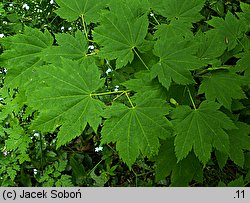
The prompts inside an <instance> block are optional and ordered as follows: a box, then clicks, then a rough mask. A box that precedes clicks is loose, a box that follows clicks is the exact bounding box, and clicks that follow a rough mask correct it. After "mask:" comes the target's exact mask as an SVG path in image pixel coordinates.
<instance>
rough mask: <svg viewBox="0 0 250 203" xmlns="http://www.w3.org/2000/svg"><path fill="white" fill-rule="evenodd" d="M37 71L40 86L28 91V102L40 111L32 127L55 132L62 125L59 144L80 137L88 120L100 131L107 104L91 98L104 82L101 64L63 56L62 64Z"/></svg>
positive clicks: (58, 138) (58, 145)
mask: <svg viewBox="0 0 250 203" xmlns="http://www.w3.org/2000/svg"><path fill="white" fill-rule="evenodd" d="M37 71H38V75H39V76H40V81H41V85H40V86H38V87H37V88H36V90H35V91H32V92H28V104H30V105H31V106H33V107H34V109H37V110H38V111H39V112H40V114H39V117H38V118H37V119H36V120H35V122H34V123H33V125H32V128H33V129H35V130H41V131H42V132H52V131H54V130H55V128H56V127H59V126H61V127H60V131H59V133H58V136H57V147H60V146H61V145H63V144H66V143H67V142H69V141H71V140H72V139H74V138H75V137H76V136H79V135H80V134H81V133H82V131H83V130H84V128H85V126H86V125H87V123H89V125H90V126H91V127H92V128H93V129H94V131H97V127H98V126H99V125H100V123H101V114H102V111H103V108H104V107H105V105H104V104H103V103H102V102H101V101H99V100H96V99H93V98H92V97H91V93H93V92H95V91H96V90H98V89H99V88H101V87H102V86H103V84H104V80H103V79H100V74H99V70H98V67H97V66H96V65H95V64H94V63H87V62H85V63H81V64H79V63H78V62H76V61H72V60H69V59H63V58H62V63H61V66H55V65H46V66H43V67H42V68H40V69H39V70H37ZM37 82H38V81H36V83H37Z"/></svg>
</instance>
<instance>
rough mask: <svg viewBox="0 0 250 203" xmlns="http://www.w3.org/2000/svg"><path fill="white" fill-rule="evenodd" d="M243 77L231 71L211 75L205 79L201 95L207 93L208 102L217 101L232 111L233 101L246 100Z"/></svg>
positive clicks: (201, 86) (200, 89) (200, 90)
mask: <svg viewBox="0 0 250 203" xmlns="http://www.w3.org/2000/svg"><path fill="white" fill-rule="evenodd" d="M242 84H243V77H242V76H240V75H237V74H235V73H231V72H229V71H221V72H215V73H211V75H208V76H207V77H204V79H203V81H202V84H201V85H200V88H199V92H198V93H199V94H202V93H205V96H206V98H207V100H208V101H215V100H216V99H217V100H218V102H219V103H220V104H222V105H223V106H224V107H226V108H227V109H231V103H232V99H243V98H246V96H245V94H244V92H243V90H242V88H241V85H242Z"/></svg>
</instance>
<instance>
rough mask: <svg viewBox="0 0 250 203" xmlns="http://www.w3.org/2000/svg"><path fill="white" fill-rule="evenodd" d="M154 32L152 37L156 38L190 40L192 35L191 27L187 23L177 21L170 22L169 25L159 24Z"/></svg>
mask: <svg viewBox="0 0 250 203" xmlns="http://www.w3.org/2000/svg"><path fill="white" fill-rule="evenodd" d="M156 29H157V30H156V32H155V34H154V36H155V37H156V38H174V39H176V38H177V37H179V38H181V39H183V38H185V39H189V38H190V39H191V38H192V37H193V33H192V31H191V26H190V24H188V23H183V22H181V23H180V22H179V21H178V20H175V19H173V20H171V22H170V23H169V24H161V25H157V26H156Z"/></svg>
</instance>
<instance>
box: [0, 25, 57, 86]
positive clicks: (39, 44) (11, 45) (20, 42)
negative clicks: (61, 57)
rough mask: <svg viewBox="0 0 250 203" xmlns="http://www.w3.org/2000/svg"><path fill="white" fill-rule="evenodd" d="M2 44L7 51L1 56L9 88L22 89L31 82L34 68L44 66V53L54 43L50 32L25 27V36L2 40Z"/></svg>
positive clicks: (20, 35) (0, 59)
mask: <svg viewBox="0 0 250 203" xmlns="http://www.w3.org/2000/svg"><path fill="white" fill-rule="evenodd" d="M0 42H1V44H2V45H3V46H4V47H5V48H7V50H6V51H5V52H4V53H3V54H2V55H1V56H0V61H3V63H1V66H4V67H6V68H7V69H8V74H7V78H6V84H8V87H11V88H16V87H21V86H23V85H25V84H26V83H27V81H29V80H31V78H32V76H33V74H32V71H33V69H34V67H36V66H40V65H42V64H43V61H42V59H41V56H42V51H43V50H44V49H46V48H47V47H49V46H51V45H52V43H53V37H52V36H51V34H50V33H49V32H48V31H45V32H44V33H42V32H41V31H39V30H38V29H33V28H29V27H25V29H24V33H23V34H17V35H15V36H12V37H7V38H2V39H1V40H0Z"/></svg>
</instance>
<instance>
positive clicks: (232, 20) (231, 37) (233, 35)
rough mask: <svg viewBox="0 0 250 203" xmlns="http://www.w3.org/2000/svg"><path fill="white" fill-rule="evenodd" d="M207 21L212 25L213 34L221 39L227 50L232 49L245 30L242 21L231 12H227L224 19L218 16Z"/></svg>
mask: <svg viewBox="0 0 250 203" xmlns="http://www.w3.org/2000/svg"><path fill="white" fill-rule="evenodd" d="M207 23H208V24H209V25H211V26H213V27H214V29H215V30H214V31H215V34H218V35H219V36H220V37H221V41H223V42H225V44H227V45H228V51H230V50H232V49H234V48H235V47H236V45H237V44H238V40H239V39H240V38H242V37H243V33H244V32H246V24H245V23H244V21H241V20H239V19H237V18H236V17H235V16H234V15H233V14H232V13H231V12H228V13H227V15H226V17H225V20H223V19H222V18H219V17H213V18H212V19H211V20H209V21H207Z"/></svg>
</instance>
